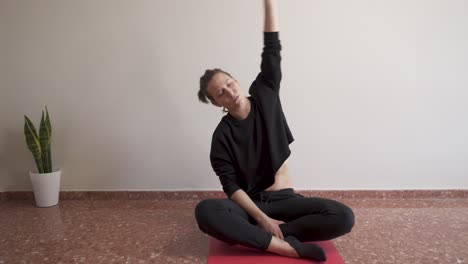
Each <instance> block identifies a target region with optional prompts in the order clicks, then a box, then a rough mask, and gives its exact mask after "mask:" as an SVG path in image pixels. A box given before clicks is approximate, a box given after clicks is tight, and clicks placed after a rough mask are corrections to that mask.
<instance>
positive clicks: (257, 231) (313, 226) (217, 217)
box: [195, 188, 354, 250]
mask: <svg viewBox="0 0 468 264" xmlns="http://www.w3.org/2000/svg"><path fill="white" fill-rule="evenodd" d="M252 201H253V202H254V203H255V204H256V205H257V206H258V208H260V210H262V211H263V212H264V213H265V214H266V215H267V216H269V217H271V218H273V219H276V220H280V221H283V222H285V223H284V224H280V225H279V227H280V229H281V232H282V233H283V236H284V237H287V236H291V235H292V236H295V237H296V238H297V239H298V240H299V241H322V240H330V239H333V238H336V237H339V236H342V235H344V234H346V233H349V232H351V229H352V228H353V226H354V213H353V211H352V210H351V209H350V208H349V207H347V206H346V205H344V204H342V203H340V202H337V201H335V200H330V199H324V198H318V197H312V198H309V197H304V196H302V195H300V194H297V193H295V192H294V189H293V188H287V189H282V190H278V191H263V192H261V193H259V194H258V195H257V196H255V197H252ZM195 217H196V219H197V223H198V227H199V228H200V230H201V231H203V232H204V233H206V234H208V235H210V236H212V237H214V238H217V239H219V240H221V241H224V242H227V243H229V244H232V245H235V244H240V245H243V246H246V247H250V248H257V249H260V250H266V249H267V248H268V246H269V245H270V242H271V239H272V234H271V233H269V232H267V231H266V230H265V229H263V228H261V227H260V226H258V225H257V224H258V223H257V221H255V219H253V218H252V217H251V216H250V215H248V214H247V212H246V211H244V210H243V209H242V208H241V207H240V206H239V205H237V204H236V203H235V202H234V201H232V200H231V199H228V198H224V199H213V198H212V199H206V200H203V201H201V202H200V203H198V205H197V206H196V208H195Z"/></svg>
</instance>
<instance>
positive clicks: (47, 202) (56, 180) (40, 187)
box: [29, 170, 62, 207]
mask: <svg viewBox="0 0 468 264" xmlns="http://www.w3.org/2000/svg"><path fill="white" fill-rule="evenodd" d="M61 174H62V171H61V170H55V171H53V172H50V173H37V172H32V171H29V177H30V178H31V183H32V186H33V190H34V198H36V205H37V206H38V207H50V206H54V205H56V204H58V200H59V194H60V176H61Z"/></svg>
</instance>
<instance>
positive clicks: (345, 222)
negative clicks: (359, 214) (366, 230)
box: [338, 204, 354, 234]
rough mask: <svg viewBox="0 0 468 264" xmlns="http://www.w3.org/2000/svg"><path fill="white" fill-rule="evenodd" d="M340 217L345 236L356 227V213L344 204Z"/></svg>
mask: <svg viewBox="0 0 468 264" xmlns="http://www.w3.org/2000/svg"><path fill="white" fill-rule="evenodd" d="M338 215H339V216H340V226H341V228H342V231H343V233H344V234H346V233H349V232H351V230H352V229H353V227H354V212H353V210H352V209H351V208H349V207H348V206H346V205H344V204H342V206H341V210H340V212H339V213H338Z"/></svg>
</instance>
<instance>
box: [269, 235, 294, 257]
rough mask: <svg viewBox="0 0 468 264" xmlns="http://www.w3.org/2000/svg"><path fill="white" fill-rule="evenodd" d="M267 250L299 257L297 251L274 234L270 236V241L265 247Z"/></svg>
mask: <svg viewBox="0 0 468 264" xmlns="http://www.w3.org/2000/svg"><path fill="white" fill-rule="evenodd" d="M267 251H269V252H273V253H276V254H278V255H281V256H286V257H291V258H298V257H299V254H298V253H297V251H296V250H295V249H294V248H293V247H292V246H291V245H290V244H289V243H288V242H286V241H284V240H281V239H279V238H277V237H275V236H272V237H271V242H270V245H269V246H268V248H267Z"/></svg>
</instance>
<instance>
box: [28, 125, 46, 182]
mask: <svg viewBox="0 0 468 264" xmlns="http://www.w3.org/2000/svg"><path fill="white" fill-rule="evenodd" d="M24 118H25V121H24V138H25V141H26V145H27V146H28V148H29V150H30V151H31V153H32V154H33V157H34V160H35V161H36V165H37V170H38V172H39V173H42V172H43V171H44V170H43V166H42V156H41V152H42V151H41V144H40V141H39V137H38V135H37V131H36V128H35V127H34V124H33V123H32V122H31V120H30V119H29V118H28V117H27V116H24Z"/></svg>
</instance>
